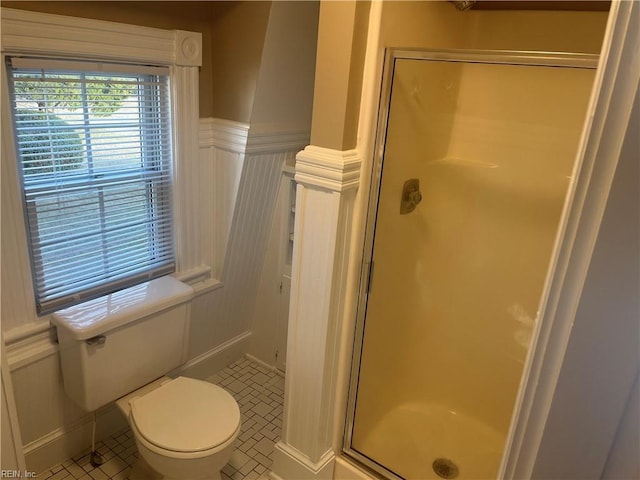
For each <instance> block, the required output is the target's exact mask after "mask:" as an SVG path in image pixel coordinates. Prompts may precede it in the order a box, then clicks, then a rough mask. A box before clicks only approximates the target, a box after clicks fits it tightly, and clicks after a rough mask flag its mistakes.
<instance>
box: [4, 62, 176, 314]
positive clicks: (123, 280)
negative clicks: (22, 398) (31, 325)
mask: <svg viewBox="0 0 640 480" xmlns="http://www.w3.org/2000/svg"><path fill="white" fill-rule="evenodd" d="M7 71H8V72H9V73H8V74H9V85H10V92H11V94H10V96H11V100H12V111H13V120H14V127H15V135H16V145H17V150H18V152H17V154H18V155H17V156H18V163H19V166H20V172H21V179H22V191H23V199H24V211H25V216H26V224H27V234H28V243H29V249H30V255H31V267H32V271H33V280H34V290H35V295H36V306H37V310H38V312H39V313H40V314H44V313H49V312H51V311H54V310H57V309H59V308H63V307H66V306H70V305H72V304H76V303H79V302H81V301H83V300H85V299H89V298H94V297H97V296H99V295H104V294H107V293H110V292H113V291H116V290H119V289H121V288H125V287H127V286H131V285H134V284H136V283H140V282H142V281H146V280H148V279H151V278H154V277H157V276H161V275H165V274H168V273H171V272H172V271H174V269H175V260H174V253H173V238H172V231H173V228H172V212H171V204H172V202H171V163H172V161H171V151H172V147H171V128H170V125H171V121H170V105H169V91H168V82H169V77H168V69H167V68H162V67H147V66H134V65H117V64H107V63H102V64H96V63H90V62H81V61H62V60H49V59H38V58H20V57H13V58H8V59H7Z"/></svg>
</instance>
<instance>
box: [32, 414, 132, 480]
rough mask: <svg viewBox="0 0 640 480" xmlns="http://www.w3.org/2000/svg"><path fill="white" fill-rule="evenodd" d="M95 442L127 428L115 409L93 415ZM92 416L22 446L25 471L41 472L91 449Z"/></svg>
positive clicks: (124, 420) (123, 419) (122, 417)
mask: <svg viewBox="0 0 640 480" xmlns="http://www.w3.org/2000/svg"><path fill="white" fill-rule="evenodd" d="M97 418H98V420H97V423H96V440H97V441H100V440H103V439H105V438H107V437H109V436H111V435H113V434H114V433H116V432H117V431H118V430H122V429H124V428H125V427H126V426H127V421H126V419H125V418H124V416H123V415H122V413H120V411H119V410H118V408H117V407H116V406H115V405H109V406H108V407H105V408H104V409H101V410H99V411H98V412H97ZM91 431H92V415H86V416H84V417H82V418H81V419H80V420H78V421H77V422H75V423H74V424H72V425H70V426H67V427H62V428H57V429H56V430H54V431H52V432H49V433H48V434H47V435H44V436H42V437H40V438H38V439H37V440H34V441H33V442H30V443H28V444H27V445H25V446H24V456H25V461H26V463H27V470H28V471H32V472H38V473H41V472H44V471H45V470H47V469H49V468H51V467H53V466H54V465H57V464H58V463H61V462H64V461H65V460H68V459H69V458H71V457H72V456H74V455H78V453H80V452H82V451H83V450H85V449H87V448H88V447H89V446H90V445H91Z"/></svg>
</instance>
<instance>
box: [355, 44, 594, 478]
mask: <svg viewBox="0 0 640 480" xmlns="http://www.w3.org/2000/svg"><path fill="white" fill-rule="evenodd" d="M396 60H422V61H436V62H453V63H478V64H489V65H490V64H495V65H513V66H534V67H535V66H537V67H561V68H578V69H588V70H596V69H597V67H598V60H599V55H595V54H582V53H566V52H536V51H515V50H452V49H451V50H446V49H445V50H436V49H422V48H397V47H389V48H386V49H385V56H384V64H383V69H382V84H381V91H380V92H381V93H380V104H379V109H378V115H377V117H378V120H377V124H376V133H375V144H374V150H373V152H374V155H373V161H372V163H371V174H370V177H369V178H370V188H369V199H368V202H367V212H366V223H365V233H364V249H363V256H362V262H361V268H360V283H359V289H358V301H357V311H356V321H355V335H354V343H353V353H352V360H351V371H350V379H349V391H348V397H347V412H346V422H345V430H344V437H343V439H344V441H343V445H342V451H343V453H344V454H345V455H346V456H347V457H349V458H351V459H352V460H355V461H356V462H357V463H358V464H360V465H361V466H363V467H365V468H367V469H369V470H371V471H373V472H375V473H377V474H378V475H381V476H382V477H384V478H387V479H390V480H404V479H403V477H400V476H398V475H396V474H395V473H394V472H392V471H391V470H389V469H387V468H386V467H384V466H383V465H381V464H379V463H377V462H376V461H374V460H373V459H371V458H369V457H367V456H366V455H364V454H362V453H360V452H358V451H357V450H355V449H353V448H351V442H352V439H353V426H354V421H355V407H356V401H357V394H358V381H359V377H360V364H361V360H362V347H363V341H364V327H365V321H366V310H367V303H368V296H369V290H370V286H371V280H372V273H373V261H372V260H373V246H374V238H375V227H376V222H377V216H378V200H379V196H380V187H381V183H382V170H383V163H384V154H385V146H386V137H387V128H388V122H389V113H390V108H391V95H392V92H393V75H394V71H395V63H396ZM575 163H576V162H575V160H574V165H573V167H572V169H574V170H575V168H576V164H575ZM574 173H575V172H574ZM574 178H575V175H574ZM570 188H571V186H569V189H570ZM569 189H568V190H567V192H568V191H569ZM564 203H565V204H564V205H563V210H564V209H566V207H567V205H566V203H567V194H566V193H565V202H564ZM558 247H559V242H558V240H557V239H556V242H555V244H554V249H553V251H552V257H553V252H555V251H556V250H557V249H558ZM550 270H551V268H548V269H547V280H546V282H545V284H546V283H547V282H548V281H549V273H550ZM545 303H546V298H545V296H544V294H543V295H542V297H541V299H540V307H539V309H538V311H539V312H541V311H543V307H544V304H545ZM540 324H541V322H536V325H535V329H534V331H533V335H532V340H531V347H530V348H529V349H528V351H527V356H526V359H525V363H524V368H523V372H522V375H521V377H520V378H521V379H522V378H523V377H524V376H525V375H526V373H527V371H528V369H529V368H530V362H531V357H532V352H533V350H534V349H533V345H535V341H536V338H537V336H538V333H539V330H540ZM521 390H522V382H521V385H520V388H519V393H518V396H520V394H521ZM517 402H518V400H516V403H515V404H514V408H515V406H516V404H517ZM512 428H513V420H512V423H511V425H510V430H511V429H512ZM507 437H508V435H507ZM504 460H505V458H504V450H503V452H502V460H501V468H500V470H502V464H503V463H504Z"/></svg>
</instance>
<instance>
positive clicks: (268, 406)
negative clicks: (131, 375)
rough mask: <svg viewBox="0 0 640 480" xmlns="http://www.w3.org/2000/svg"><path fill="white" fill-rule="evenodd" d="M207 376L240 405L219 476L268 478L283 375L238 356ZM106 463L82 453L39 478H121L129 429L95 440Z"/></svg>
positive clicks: (130, 455)
mask: <svg viewBox="0 0 640 480" xmlns="http://www.w3.org/2000/svg"><path fill="white" fill-rule="evenodd" d="M207 381H209V382H212V383H215V384H218V385H220V386H222V387H224V388H226V389H227V390H228V391H229V392H230V393H231V394H232V395H233V396H234V398H235V399H236V400H237V402H238V404H239V405H240V413H241V419H242V427H241V429H240V435H239V436H238V440H237V441H236V449H235V451H234V452H233V454H232V456H231V460H230V461H229V463H228V464H227V465H226V466H225V467H224V468H223V469H222V480H254V479H266V478H267V474H268V472H269V470H270V468H271V463H272V461H273V460H272V455H273V446H274V444H275V442H276V441H277V440H278V438H279V437H280V431H281V429H282V402H283V395H284V378H283V377H282V376H280V375H279V374H277V373H275V372H272V371H271V370H269V369H267V368H265V367H263V366H261V365H259V364H257V363H254V362H251V361H250V360H247V359H242V360H239V361H238V362H236V363H233V364H231V365H229V366H228V367H227V368H225V369H224V370H222V371H221V372H218V373H217V374H215V375H213V376H211V377H209V378H208V379H207ZM97 449H98V451H99V452H100V453H101V454H102V456H103V458H104V463H103V464H102V465H101V466H100V467H98V468H93V467H92V466H91V463H90V461H89V460H90V455H89V454H88V453H86V452H85V453H84V454H82V455H79V456H77V457H74V458H72V459H69V460H67V461H66V462H64V463H61V464H60V465H57V466H55V467H54V468H52V469H50V470H47V471H46V472H43V473H41V474H39V475H38V478H39V479H47V480H60V479H67V480H72V479H80V480H92V479H93V480H109V479H111V480H125V479H127V478H128V477H129V472H130V471H131V466H132V465H133V463H134V461H135V460H136V458H137V455H138V453H137V450H136V445H135V441H134V439H133V436H132V433H131V431H130V430H129V429H126V430H124V431H121V432H118V433H117V434H115V435H113V436H111V437H109V438H107V439H105V440H104V441H102V442H100V443H99V444H98V445H97Z"/></svg>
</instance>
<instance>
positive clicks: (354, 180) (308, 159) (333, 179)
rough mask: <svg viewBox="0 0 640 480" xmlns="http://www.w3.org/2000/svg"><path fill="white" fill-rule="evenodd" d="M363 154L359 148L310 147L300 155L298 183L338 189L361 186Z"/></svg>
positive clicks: (297, 157)
mask: <svg viewBox="0 0 640 480" xmlns="http://www.w3.org/2000/svg"><path fill="white" fill-rule="evenodd" d="M361 164H362V157H361V156H360V152H359V151H358V150H344V151H343V150H333V149H331V148H323V147H316V146H314V145H309V146H307V147H306V148H305V149H304V150H302V151H301V152H299V153H298V155H296V177H295V178H296V182H298V183H301V184H304V185H307V186H311V187H320V188H323V189H326V190H330V191H334V192H343V191H345V190H350V189H352V188H357V187H358V185H359V183H360V165H361Z"/></svg>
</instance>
